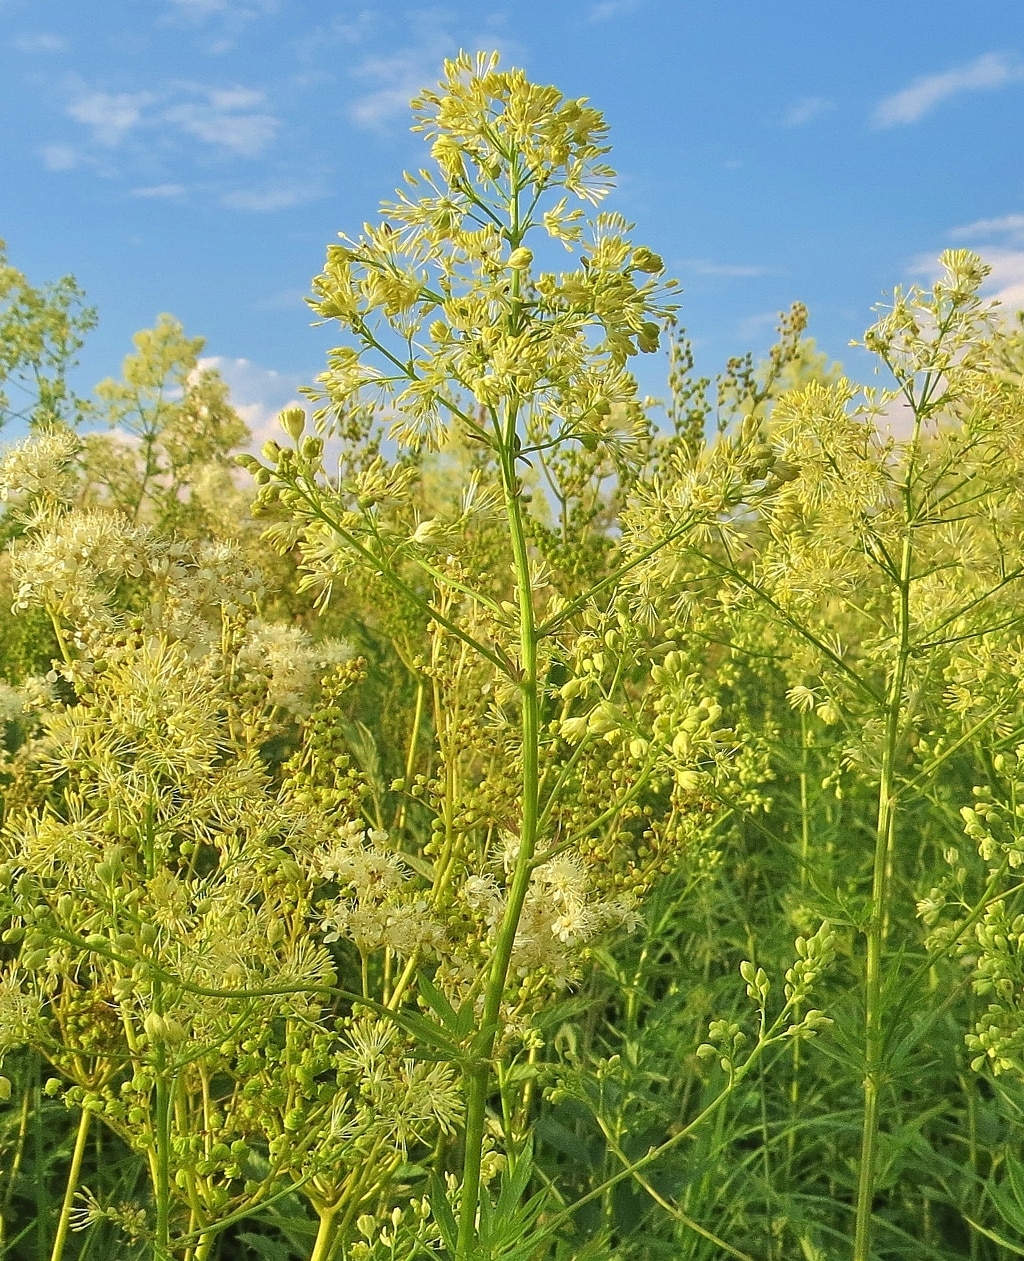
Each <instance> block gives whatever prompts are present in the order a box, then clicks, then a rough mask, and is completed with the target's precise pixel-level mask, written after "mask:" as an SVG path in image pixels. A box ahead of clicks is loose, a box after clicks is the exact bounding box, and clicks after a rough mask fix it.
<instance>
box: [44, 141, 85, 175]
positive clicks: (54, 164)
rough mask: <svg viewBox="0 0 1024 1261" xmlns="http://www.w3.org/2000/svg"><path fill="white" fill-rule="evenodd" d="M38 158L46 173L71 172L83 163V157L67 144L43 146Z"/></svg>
mask: <svg viewBox="0 0 1024 1261" xmlns="http://www.w3.org/2000/svg"><path fill="white" fill-rule="evenodd" d="M39 156H40V157H41V158H42V159H43V165H44V166H45V167H46V169H47V170H48V171H73V170H74V169H75V167H76V166H81V165H82V164H83V162H84V161H85V159H84V157H83V155H82V154H80V153H79V152H78V150H77V149H73V148H72V147H71V145H68V144H44V145H43V147H42V148H41V149H40V150H39Z"/></svg>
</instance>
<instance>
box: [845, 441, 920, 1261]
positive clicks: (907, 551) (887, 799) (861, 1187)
mask: <svg viewBox="0 0 1024 1261" xmlns="http://www.w3.org/2000/svg"><path fill="white" fill-rule="evenodd" d="M919 429H920V418H918V420H917V423H916V425H915V428H914V437H913V440H912V443H911V447H910V450H911V453H912V454H911V459H910V464H909V467H908V470H907V477H906V482H905V484H904V509H905V530H906V533H905V534H904V537H903V554H902V557H901V560H900V575H899V590H898V592H897V606H896V608H897V612H896V621H897V624H896V637H897V645H898V646H897V655H896V660H895V662H894V663H893V667H892V672H891V674H890V676H889V685H888V689H887V695H886V703H885V736H884V743H883V746H882V765H881V770H880V775H879V783H878V822H877V826H876V828H875V852H874V858H873V862H872V879H871V916H870V919H869V921H868V927H867V931H866V934H865V935H866V938H867V951H866V956H867V957H866V962H865V971H864V1111H863V1116H862V1121H861V1147H860V1167H859V1170H858V1175H857V1209H856V1225H855V1228H854V1243H853V1261H871V1228H872V1204H873V1201H874V1197H875V1166H876V1163H877V1157H878V1105H879V1091H880V1089H881V1078H882V1062H883V1058H884V1055H883V1049H884V1039H885V1028H884V1019H883V1016H884V1013H883V1011H882V956H883V953H884V950H885V939H886V933H887V926H888V919H889V888H890V884H891V875H892V849H893V837H894V835H895V829H896V814H897V786H896V755H897V750H898V746H899V740H900V729H901V726H902V719H903V693H904V687H905V684H906V676H907V663H908V661H909V658H910V587H911V582H912V561H913V544H912V538H913V529H914V523H913V504H912V500H911V495H912V492H911V484H912V473H913V468H914V458H913V457H914V454H916V451H917V439H918V433H919Z"/></svg>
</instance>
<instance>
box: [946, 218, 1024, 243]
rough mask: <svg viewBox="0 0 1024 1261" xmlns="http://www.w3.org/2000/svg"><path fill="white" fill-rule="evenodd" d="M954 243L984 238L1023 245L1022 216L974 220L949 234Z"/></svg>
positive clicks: (1023, 225)
mask: <svg viewBox="0 0 1024 1261" xmlns="http://www.w3.org/2000/svg"><path fill="white" fill-rule="evenodd" d="M949 235H950V236H951V237H952V238H953V240H954V241H977V240H980V239H982V238H984V237H988V238H990V239H991V238H1007V239H1008V240H1010V241H1012V242H1014V243H1019V244H1021V245H1024V215H1003V216H1002V217H1001V218H998V219H975V221H974V222H973V223H965V224H963V225H962V226H961V227H959V228H954V229H953V230H952V232H950V234H949Z"/></svg>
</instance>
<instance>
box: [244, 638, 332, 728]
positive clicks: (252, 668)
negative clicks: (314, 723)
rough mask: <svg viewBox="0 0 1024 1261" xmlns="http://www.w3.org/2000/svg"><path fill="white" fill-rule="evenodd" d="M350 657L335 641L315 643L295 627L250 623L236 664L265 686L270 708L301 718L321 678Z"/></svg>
mask: <svg viewBox="0 0 1024 1261" xmlns="http://www.w3.org/2000/svg"><path fill="white" fill-rule="evenodd" d="M351 656H352V653H351V651H350V649H349V648H348V647H347V646H346V645H345V644H342V643H339V642H338V641H337V640H323V641H321V642H319V643H318V642H316V641H315V640H314V639H313V638H312V637H311V636H310V635H308V634H307V633H306V632H305V631H303V630H301V629H299V628H298V627H297V626H286V625H283V624H281V623H272V622H259V621H253V622H252V623H250V627H249V634H248V637H247V639H246V642H245V644H243V646H242V648H241V649H240V650H239V653H238V664H239V667H240V669H241V670H242V672H243V674H244V675H245V676H246V677H247V678H250V679H258V680H260V681H262V682H263V683H264V684H265V686H266V688H267V696H268V699H269V700H270V703H271V704H272V705H276V706H277V707H278V708H279V709H283V710H284V711H285V712H286V713H289V714H292V715H294V717H296V718H300V719H301V718H305V717H307V716H308V715H309V712H310V710H311V709H312V704H313V699H314V696H315V692H316V686H317V684H318V683H319V682H320V681H321V680H322V679H323V677H324V675H325V674H326V673H327V672H328V671H329V670H330V669H331V667H332V666H335V665H339V664H341V662H343V661H347V660H349V658H350V657H351Z"/></svg>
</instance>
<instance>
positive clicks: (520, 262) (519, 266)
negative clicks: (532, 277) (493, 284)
mask: <svg viewBox="0 0 1024 1261" xmlns="http://www.w3.org/2000/svg"><path fill="white" fill-rule="evenodd" d="M532 262H533V251H532V250H528V249H527V248H526V246H525V245H520V246H519V248H518V249H515V250H513V251H512V253H511V254H510V255H509V256H508V265H509V267H510V268H511V270H512V271H526V269H527V268H528V267H529V266H530V264H531V263H532Z"/></svg>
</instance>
